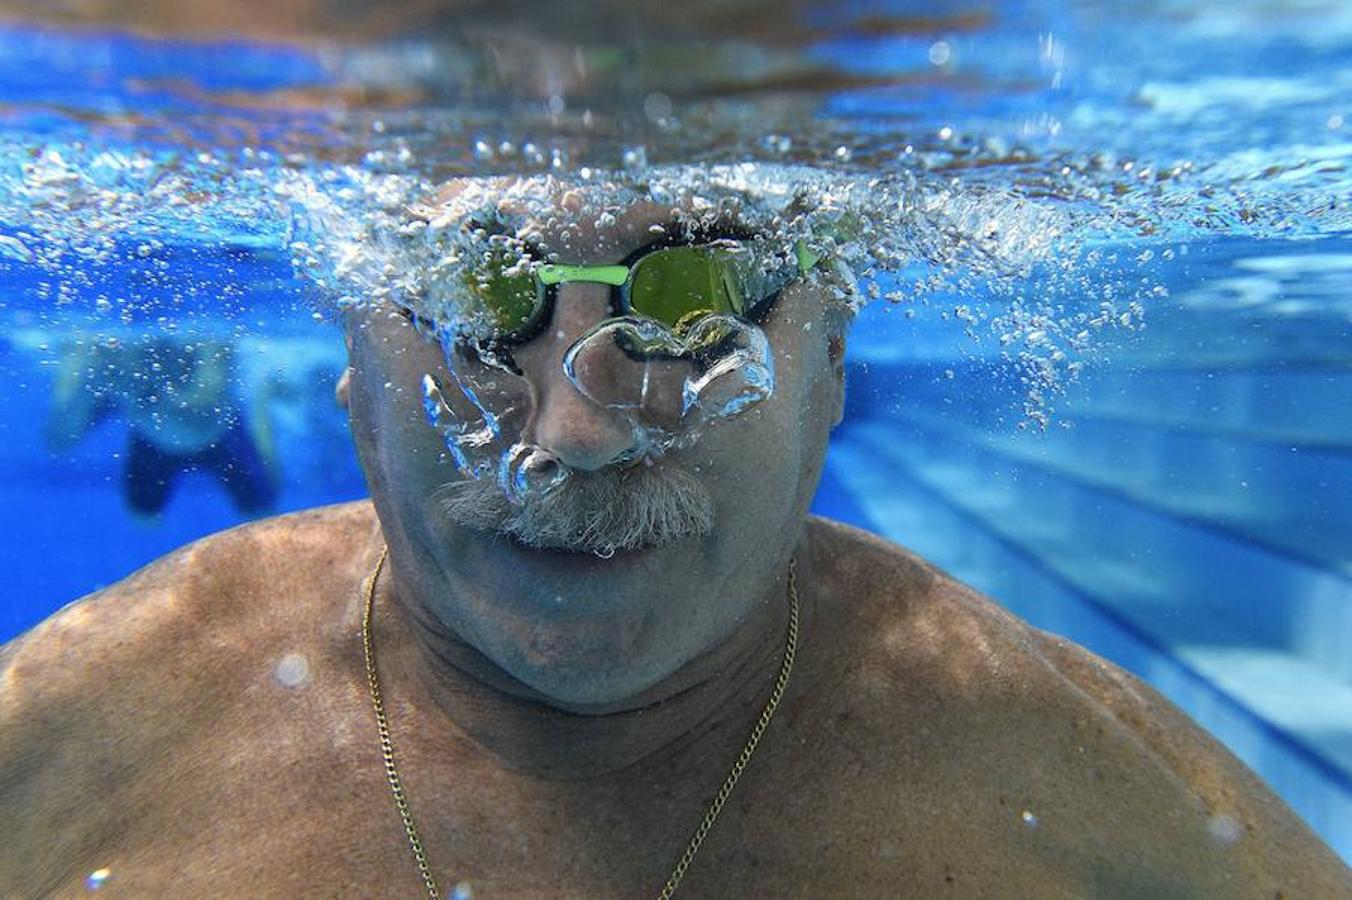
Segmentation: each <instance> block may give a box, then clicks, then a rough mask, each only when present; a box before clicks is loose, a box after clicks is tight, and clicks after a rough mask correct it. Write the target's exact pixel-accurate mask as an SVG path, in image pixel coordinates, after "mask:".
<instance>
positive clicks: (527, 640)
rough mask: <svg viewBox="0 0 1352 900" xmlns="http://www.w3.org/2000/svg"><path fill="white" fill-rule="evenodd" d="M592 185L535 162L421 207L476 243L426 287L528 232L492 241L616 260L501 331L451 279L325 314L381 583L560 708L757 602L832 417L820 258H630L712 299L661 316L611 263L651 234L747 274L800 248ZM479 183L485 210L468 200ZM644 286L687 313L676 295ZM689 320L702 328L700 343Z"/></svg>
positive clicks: (691, 645)
mask: <svg viewBox="0 0 1352 900" xmlns="http://www.w3.org/2000/svg"><path fill="white" fill-rule="evenodd" d="M594 195H595V192H594V191H593V192H592V194H591V195H590V196H589V194H588V192H587V191H585V190H581V189H570V187H569V186H567V185H563V184H561V183H560V182H557V181H554V180H552V179H551V180H548V181H543V180H541V181H537V182H535V183H534V184H532V183H530V182H527V181H523V180H481V181H468V180H466V181H460V182H456V183H453V184H452V185H450V186H448V188H447V189H446V190H445V191H443V192H442V194H441V195H439V196H438V198H436V201H435V207H434V208H432V209H431V213H432V214H431V215H428V214H426V212H421V211H420V214H422V215H423V216H424V218H425V219H426V220H427V221H429V222H433V223H436V225H437V227H440V228H442V229H445V230H447V231H449V232H451V233H452V234H453V235H454V236H456V239H458V240H459V239H464V240H478V241H481V242H487V243H486V244H485V245H484V247H485V248H486V249H480V250H478V251H477V254H476V253H474V252H466V250H465V247H464V246H463V245H462V246H461V247H460V248H459V250H458V256H457V259H458V261H459V263H460V268H459V269H458V270H455V271H451V270H448V271H447V272H446V273H445V274H444V278H445V280H446V283H448V284H455V283H457V282H456V279H459V282H458V283H459V284H460V285H462V286H463V285H465V284H466V282H465V280H464V279H465V278H466V277H471V278H473V277H480V278H482V276H480V275H477V274H476V270H475V267H476V266H477V267H482V266H483V265H484V264H485V261H489V262H493V261H494V260H496V261H497V262H496V263H495V264H497V265H499V268H500V269H501V268H503V267H502V265H501V260H500V257H501V255H502V253H503V250H504V248H506V249H507V250H510V251H514V252H518V253H520V250H519V248H520V247H522V246H523V245H529V246H530V248H531V251H530V252H531V253H533V254H535V255H536V257H537V258H536V259H534V260H533V261H530V262H527V263H522V265H521V267H520V268H518V269H515V270H513V269H512V264H511V263H510V262H509V263H508V265H507V266H506V268H507V269H508V270H511V271H512V274H514V275H525V276H535V277H536V280H537V281H538V274H537V273H538V269H539V267H540V266H542V265H549V264H554V265H564V264H567V265H571V266H586V267H600V266H607V267H609V266H615V265H617V264H624V265H626V266H629V267H630V273H631V274H630V275H628V276H626V278H627V279H628V282H629V284H628V287H625V286H624V283H623V282H621V280H620V278H619V277H618V275H617V276H616V277H614V278H609V279H608V281H609V282H610V283H607V280H600V279H589V278H585V277H584V278H581V279H571V278H563V279H560V280H558V281H557V282H555V283H554V284H551V285H549V290H548V291H544V290H540V291H539V292H538V294H537V293H535V292H534V291H533V290H532V291H531V292H523V293H522V294H521V297H522V298H523V302H527V301H530V298H531V297H536V296H538V297H539V298H542V299H543V298H546V297H547V300H548V302H541V303H540V304H539V306H538V307H537V308H534V309H532V310H531V311H530V313H529V315H521V316H518V317H517V319H515V320H514V322H515V323H517V324H520V323H522V322H524V321H526V319H528V318H529V319H531V322H530V327H529V328H527V329H518V332H517V333H515V334H511V335H508V339H506V340H504V339H502V338H503V335H502V334H500V333H494V332H493V331H492V329H491V328H489V329H488V331H484V330H483V328H482V325H483V319H482V317H480V318H479V319H477V320H476V319H475V316H474V312H475V310H474V309H473V306H472V303H471V304H468V305H467V303H468V301H467V300H466V296H465V295H464V294H461V295H459V296H458V297H457V296H456V295H455V293H454V292H452V291H448V292H447V294H448V295H449V296H445V297H444V298H443V299H442V301H441V303H442V305H441V306H438V305H436V303H435V302H433V301H435V300H437V297H436V296H435V295H432V296H430V297H429V298H428V299H427V300H425V301H424V302H423V303H422V304H416V305H415V304H410V306H415V308H412V309H409V308H406V307H404V306H401V305H397V304H394V303H392V302H390V301H388V300H382V301H379V302H372V303H368V304H364V305H361V306H354V307H352V308H350V309H349V310H348V311H347V313H346V331H347V342H348V347H349V353H350V359H351V366H352V368H351V371H352V376H351V383H350V402H349V409H350V412H351V419H352V425H353V431H354V435H355V438H356V442H357V446H358V450H359V453H360V456H361V459H362V464H363V466H364V467H365V470H366V473H367V477H368V481H369V482H370V485H371V491H372V497H373V500H374V502H375V504H376V507H377V510H378V512H379V514H380V518H381V522H382V525H383V527H384V530H385V535H386V539H387V541H388V542H389V544H390V549H391V555H392V556H391V558H392V560H393V561H394V568H395V571H396V573H397V576H398V578H399V582H400V589H401V590H402V591H403V592H404V593H405V594H406V595H408V596H410V597H412V598H415V601H416V602H417V603H418V604H419V605H420V606H421V607H423V608H424V609H426V610H427V611H428V612H430V613H431V614H432V616H434V617H435V619H436V620H437V621H438V622H439V623H441V624H442V625H444V626H445V627H446V628H447V629H448V630H449V631H451V632H453V633H454V634H455V635H457V636H458V637H459V639H460V640H463V641H465V642H467V643H468V644H470V645H472V646H473V647H474V648H476V649H477V650H478V651H479V652H481V653H482V654H484V655H485V656H487V657H488V658H489V659H491V660H492V661H493V662H495V663H496V664H497V665H498V666H500V667H501V668H502V669H504V670H506V671H507V672H508V673H509V674H511V675H512V676H514V677H515V678H516V679H518V680H519V681H521V682H524V683H525V684H526V685H528V686H529V687H531V688H533V689H534V690H535V691H537V692H538V693H539V694H540V695H542V696H543V697H545V698H547V699H548V700H550V701H552V702H555V703H556V704H557V705H560V706H566V707H569V708H575V709H579V710H586V709H601V708H605V707H607V706H611V705H614V704H619V703H622V702H623V701H624V700H625V699H626V698H631V697H633V696H635V695H637V694H639V693H641V692H642V691H643V690H644V689H646V688H648V687H650V686H652V685H654V684H656V683H657V682H659V681H661V680H662V679H663V678H665V677H666V676H668V675H670V674H671V673H672V672H674V671H675V670H676V669H677V668H679V667H680V666H681V665H683V664H684V663H685V662H687V661H688V660H690V659H691V658H693V657H695V656H697V655H699V654H700V653H701V652H702V651H704V650H706V649H708V648H710V647H711V646H713V645H715V644H717V643H718V642H720V641H721V640H722V639H724V638H726V637H727V636H728V635H729V634H730V633H731V632H732V631H733V630H734V629H735V627H736V625H737V623H738V622H739V621H740V620H742V619H744V617H745V616H746V614H747V612H748V611H749V610H750V609H751V608H752V607H753V606H754V605H755V604H758V603H761V602H765V601H766V600H767V591H768V590H769V589H770V587H771V586H772V585H774V584H777V583H778V579H779V577H780V576H781V574H782V572H783V569H784V567H785V565H786V563H787V559H788V557H789V555H790V554H791V552H792V549H793V547H794V544H795V543H796V542H797V540H798V538H799V536H800V531H801V527H802V523H803V520H804V516H805V513H806V509H807V507H808V504H809V502H810V500H811V497H812V493H813V491H814V489H815V487H816V483H817V479H818V475H819V473H820V469H821V465H822V461H823V458H824V455H825V449H826V442H827V436H828V434H829V431H830V429H831V427H832V426H833V425H834V424H836V423H837V422H838V421H839V420H840V417H841V412H842V407H843V389H844V388H843V361H842V356H843V335H842V331H843V327H844V322H845V321H846V318H847V316H846V315H845V314H843V313H842V310H841V302H842V301H841V296H840V295H841V284H840V282H839V277H838V275H837V274H836V273H835V271H834V270H833V269H831V268H830V267H828V266H821V267H816V266H814V265H813V264H812V263H815V260H812V259H811V258H808V260H807V262H808V263H809V264H808V265H805V266H800V267H799V268H797V269H793V270H791V271H790V272H789V273H788V275H782V274H777V277H775V278H770V279H760V280H756V279H753V278H741V279H740V280H737V281H736V284H733V280H734V279H733V275H732V274H730V273H732V272H733V269H732V268H730V267H725V266H721V265H717V264H715V265H709V264H706V263H704V262H700V261H699V260H696V259H693V258H692V257H691V256H690V255H689V254H686V255H685V256H682V255H681V253H684V251H681V253H678V254H677V255H676V256H671V257H669V258H668V259H667V260H666V262H665V263H663V264H661V265H652V266H650V269H651V271H650V272H649V273H648V274H649V275H650V276H652V278H651V281H652V282H653V284H652V285H650V286H649V288H647V289H648V290H650V291H653V292H657V293H661V290H662V289H661V288H660V285H662V284H668V283H671V284H678V285H680V286H681V291H680V292H678V293H683V294H688V293H690V292H691V291H694V290H695V286H696V285H697V284H699V283H700V282H699V279H700V278H703V279H704V280H705V283H709V284H711V286H710V287H709V290H708V291H696V292H699V293H703V294H705V295H706V299H707V297H708V296H711V295H713V294H719V295H720V297H721V299H718V300H717V302H714V301H710V303H709V304H708V305H709V308H708V309H704V308H703V307H700V306H699V304H695V305H694V308H693V312H694V315H686V316H671V315H665V316H664V315H663V314H662V313H661V311H660V309H659V307H660V306H661V303H660V298H659V301H653V300H652V299H651V298H648V299H647V300H644V299H643V298H640V297H638V294H639V291H638V290H637V282H636V281H635V280H634V278H635V276H633V275H632V273H633V271H634V270H635V269H638V268H642V267H643V260H644V259H645V258H647V257H648V256H650V255H652V254H653V253H658V252H662V251H665V250H668V249H670V248H673V247H681V246H684V245H686V244H690V243H694V244H697V245H700V246H704V247H706V248H707V247H710V246H714V247H715V249H716V253H721V252H722V249H721V248H722V247H723V245H721V244H719V243H718V242H719V241H723V240H726V241H735V242H736V243H737V245H738V248H740V247H754V248H755V249H756V252H757V254H759V255H758V256H757V257H756V258H757V259H761V260H766V259H768V260H771V262H768V263H763V264H761V270H770V269H776V268H777V266H778V263H777V262H774V260H780V261H782V260H783V259H788V260H789V261H790V262H791V263H792V264H793V265H799V263H801V262H802V260H801V259H800V258H799V257H796V256H794V255H793V249H794V248H793V245H792V243H789V244H788V245H787V246H785V247H783V250H784V254H788V255H787V256H785V255H784V254H779V255H778V256H777V255H776V251H777V249H778V248H776V247H773V246H771V245H772V244H773V243H774V241H775V240H776V239H779V238H782V235H767V234H766V231H765V229H763V228H758V227H757V226H756V224H755V223H752V222H748V221H747V220H746V219H739V218H738V217H737V216H736V214H735V211H731V212H730V211H729V210H726V209H725V210H721V211H717V210H715V211H712V212H710V211H706V210H694V209H691V208H690V205H689V204H688V203H685V202H683V201H682V200H680V199H677V200H675V201H674V202H660V201H659V200H658V199H655V198H653V197H644V196H622V197H613V198H603V199H604V200H605V202H604V203H603V205H602V207H601V208H600V209H598V208H597V206H596V205H595V204H594V202H593V199H594ZM664 199H665V198H664ZM486 204H487V205H489V206H491V207H492V209H494V210H496V211H497V212H498V215H497V217H496V224H493V225H490V224H489V223H486V222H484V221H482V220H480V219H477V218H476V217H477V216H480V214H481V213H482V211H483V210H484V208H485V205H486ZM504 219H505V220H507V221H506V222H503V221H502V220H504ZM729 247H730V245H729ZM532 266H533V267H534V269H532V268H531V267H532ZM683 266H684V268H683ZM690 266H694V267H695V270H696V274H695V275H692V274H691V270H690ZM467 272H468V276H467V275H466V273H467ZM616 282H620V283H616ZM520 283H521V284H528V283H529V282H528V281H527V280H523V281H521V282H520ZM532 287H533V288H536V287H538V284H535V285H532ZM631 289H632V290H631ZM720 292H722V294H720ZM468 293H469V294H470V295H473V294H474V291H469V292H468ZM728 293H733V294H741V295H742V296H739V297H738V298H736V299H734V300H729V299H728V298H727V296H726V294H728ZM483 296H484V295H483V294H482V292H480V296H479V299H480V301H482V299H483ZM499 296H500V295H499ZM469 299H470V300H473V297H472V296H471V297H470V298H469ZM666 299H667V300H669V301H671V302H673V303H678V305H679V304H684V306H682V309H683V310H684V311H685V312H686V313H690V312H692V307H691V305H690V304H689V303H688V302H687V299H688V298H683V297H673V296H671V292H670V291H668V292H667V298H666ZM720 303H721V304H722V307H724V308H719V309H715V308H714V307H715V306H718V305H719V304H720ZM447 304H455V305H454V306H448V305H447ZM645 304H646V305H645ZM645 313H647V314H645ZM532 317H533V318H532ZM654 319H655V320H656V324H653V323H652V322H651V321H648V324H647V325H645V324H644V322H645V321H646V320H654ZM679 319H685V321H678V320H679ZM698 320H706V322H707V321H708V320H715V321H723V322H724V325H725V326H726V327H724V328H723V329H722V331H721V332H720V333H719V334H718V335H716V336H715V337H714V338H710V339H708V340H704V339H702V338H701V336H700V335H701V332H700V331H699V329H700V328H701V327H702V326H701V325H700V322H699V321H698ZM490 325H501V322H500V321H497V322H493V323H490ZM626 327H628V328H630V329H631V330H630V331H625V328H626ZM703 327H704V328H705V329H706V330H713V329H711V327H710V326H709V325H707V324H706V325H705V326H703ZM644 328H648V329H649V330H647V331H642V329H644ZM476 329H478V330H476ZM617 329H618V331H617ZM640 332H641V333H640ZM643 340H647V341H649V343H647V344H643V343H642V341H643ZM702 341H703V342H702ZM589 342H591V343H589ZM589 348H590V349H589ZM593 351H594V352H593ZM580 359H581V362H580V361H579V360H580ZM584 369H585V371H583V370H584ZM748 371H750V372H752V373H753V374H752V375H751V376H748V374H747V373H748ZM757 373H758V374H757ZM767 373H768V374H769V375H770V380H769V384H767V383H766V378H765V376H766V374H767ZM692 385H693V386H694V387H693V388H692ZM692 391H693V393H692ZM692 396H693V397H694V398H695V402H694V403H691V402H690V400H691V397H692ZM429 397H431V398H432V400H434V401H435V405H433V406H432V407H431V408H430V411H431V413H432V415H431V419H432V422H430V423H429V415H428V413H429V407H428V406H427V403H428V402H429ZM730 398H731V400H730ZM738 398H741V399H740V400H738ZM692 410H693V412H692ZM486 424H491V425H492V427H491V428H486V427H485V426H486ZM459 426H464V427H459ZM457 428H458V429H459V430H457ZM476 429H478V430H477V431H476ZM448 430H449V431H450V432H453V433H450V434H448ZM476 433H477V434H478V435H479V437H480V438H482V440H483V441H484V442H485V444H486V445H489V450H488V451H486V454H485V458H486V459H489V460H491V461H492V463H493V464H491V465H486V466H483V467H482V468H480V469H476V468H475V467H474V465H473V460H472V459H471V460H469V464H467V453H466V451H465V449H464V447H465V446H466V441H464V440H462V439H463V438H464V437H465V435H467V434H469V435H471V436H472V435H473V434H476ZM504 473H506V475H505V476H504Z"/></svg>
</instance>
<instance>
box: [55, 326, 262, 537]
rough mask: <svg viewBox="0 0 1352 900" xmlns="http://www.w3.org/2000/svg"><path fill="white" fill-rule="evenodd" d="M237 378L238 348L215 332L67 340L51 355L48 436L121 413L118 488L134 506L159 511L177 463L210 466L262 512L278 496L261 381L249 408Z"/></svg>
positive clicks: (229, 489)
mask: <svg viewBox="0 0 1352 900" xmlns="http://www.w3.org/2000/svg"><path fill="white" fill-rule="evenodd" d="M235 382H236V366H235V348H234V347H233V346H231V345H230V344H227V343H223V342H220V341H193V340H188V339H185V338H180V337H165V336H160V337H151V338H143V339H140V340H135V341H131V342H129V343H117V344H110V343H103V342H95V341H87V340H82V339H81V340H74V341H71V342H70V343H69V344H68V345H67V347H66V348H65V349H64V350H63V352H62V354H61V357H60V359H59V360H58V363H57V371H56V379H55V383H54V385H53V387H52V399H51V409H50V412H49V414H48V417H47V426H46V429H45V437H46V439H47V446H48V447H49V449H51V450H52V451H53V452H57V451H61V450H65V449H67V448H70V447H72V446H74V445H75V444H77V443H79V442H80V441H81V440H82V439H84V438H85V437H86V436H87V435H88V434H89V432H90V431H92V430H93V429H94V428H95V427H96V426H98V425H99V424H100V423H101V422H102V421H104V420H105V419H108V418H112V417H115V416H120V417H121V418H123V419H125V420H126V423H127V447H126V450H125V451H124V457H123V459H124V464H123V469H122V496H123V498H124V499H125V500H126V502H127V506H128V507H129V508H130V509H131V510H132V511H133V512H135V513H137V514H139V515H142V516H154V515H157V514H159V513H160V512H161V511H163V509H164V507H165V506H166V505H167V504H168V502H169V499H170V496H171V494H172V493H173V490H174V486H175V483H176V482H177V480H178V478H179V476H180V475H181V474H183V473H184V472H205V473H209V474H210V475H211V476H212V477H213V478H214V479H215V480H216V481H217V482H218V483H219V484H220V486H221V488H222V489H223V490H224V491H225V492H226V493H227V494H229V496H230V500H231V502H232V503H233V505H234V507H235V509H236V510H237V511H238V512H240V513H242V514H244V515H257V514H260V513H263V512H266V511H267V510H269V509H272V508H273V506H274V504H275V502H276V499H277V485H276V478H275V475H274V472H275V471H276V468H277V466H276V462H275V461H274V457H275V453H274V450H273V441H272V433H271V427H270V424H269V420H268V411H267V409H265V408H264V406H265V402H264V400H265V399H266V391H262V392H258V394H257V395H256V396H255V397H254V402H253V403H252V404H251V407H252V408H251V409H250V410H249V411H248V412H246V411H245V409H244V408H243V406H244V404H243V403H241V402H240V400H239V399H238V398H236V396H235V392H234V390H233V385H234V384H235Z"/></svg>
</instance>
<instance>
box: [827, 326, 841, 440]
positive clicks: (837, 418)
mask: <svg viewBox="0 0 1352 900" xmlns="http://www.w3.org/2000/svg"><path fill="white" fill-rule="evenodd" d="M826 355H827V358H828V359H829V360H830V362H831V380H832V384H831V406H832V409H831V427H832V428H835V427H836V426H837V425H839V424H840V423H841V420H842V419H844V418H845V335H843V334H837V335H834V336H833V337H831V338H829V339H828V340H827V344H826Z"/></svg>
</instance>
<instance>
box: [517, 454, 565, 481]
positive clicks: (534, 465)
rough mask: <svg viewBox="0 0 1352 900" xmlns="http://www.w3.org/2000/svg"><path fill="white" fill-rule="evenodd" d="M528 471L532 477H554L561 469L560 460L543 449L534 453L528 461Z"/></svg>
mask: <svg viewBox="0 0 1352 900" xmlns="http://www.w3.org/2000/svg"><path fill="white" fill-rule="evenodd" d="M525 468H526V472H527V474H529V475H530V477H531V478H538V479H548V478H552V477H553V476H554V474H555V473H556V472H558V470H559V461H558V460H557V459H555V458H554V457H553V455H551V454H549V453H546V452H544V451H542V450H537V451H536V452H535V453H532V454H531V456H530V459H528V460H527V461H526V466H525Z"/></svg>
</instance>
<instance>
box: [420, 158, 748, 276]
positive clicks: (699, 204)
mask: <svg viewBox="0 0 1352 900" xmlns="http://www.w3.org/2000/svg"><path fill="white" fill-rule="evenodd" d="M412 212H413V213H414V215H415V216H417V217H419V218H422V219H424V220H425V221H427V223H428V224H429V226H431V227H433V228H437V229H441V230H447V231H450V230H455V231H462V232H463V231H465V230H470V231H473V230H475V229H482V230H484V231H485V232H489V233H498V234H503V235H506V236H508V237H509V238H512V239H516V240H520V241H523V242H526V243H529V244H531V245H532V246H534V247H537V248H539V249H543V250H544V251H545V252H547V253H549V254H557V255H558V256H559V257H560V258H566V259H567V261H569V262H576V263H601V262H614V261H616V260H618V259H621V258H623V257H625V256H627V255H629V254H630V253H631V252H633V251H634V250H637V249H638V248H640V247H643V246H644V245H646V244H650V243H652V242H653V241H654V240H657V239H660V238H662V237H664V236H666V235H670V234H683V233H691V232H697V231H700V230H703V229H708V228H712V227H715V226H720V225H721V226H725V227H736V228H738V229H739V230H745V231H752V230H754V229H753V228H751V227H750V225H749V223H748V222H746V221H745V218H744V216H743V212H742V208H741V204H740V203H738V202H735V201H729V200H724V201H723V202H718V203H711V202H709V201H708V200H706V199H705V198H702V197H692V196H684V197H678V198H676V199H673V200H670V201H667V200H661V201H659V200H657V199H654V198H653V197H651V196H649V195H647V194H646V193H645V192H643V191H641V190H637V189H636V188H635V187H634V186H632V185H627V184H619V183H614V182H604V181H603V182H599V183H591V182H575V181H565V180H562V179H558V178H554V177H543V178H522V177H500V178H461V179H456V180H453V181H451V182H449V183H447V185H446V186H445V187H443V188H442V189H441V190H440V191H439V192H438V193H437V194H436V195H435V196H434V197H432V198H431V199H430V200H429V201H428V202H427V203H425V204H421V205H419V206H416V207H413V208H412Z"/></svg>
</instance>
